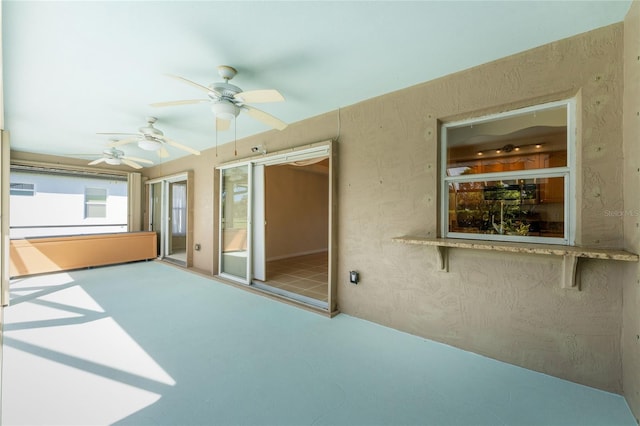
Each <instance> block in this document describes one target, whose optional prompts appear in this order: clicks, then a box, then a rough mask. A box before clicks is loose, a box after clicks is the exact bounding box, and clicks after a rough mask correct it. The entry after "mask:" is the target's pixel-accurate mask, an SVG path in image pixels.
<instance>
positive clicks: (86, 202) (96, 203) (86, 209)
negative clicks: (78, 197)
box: [84, 186, 109, 219]
mask: <svg viewBox="0 0 640 426" xmlns="http://www.w3.org/2000/svg"><path fill="white" fill-rule="evenodd" d="M88 190H101V191H104V201H96V200H87V191H88ZM108 198H109V190H108V189H107V188H98V187H94V186H86V187H85V188H84V218H85V219H106V218H107V200H108ZM89 206H104V215H102V216H90V215H89Z"/></svg>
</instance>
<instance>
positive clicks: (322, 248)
mask: <svg viewBox="0 0 640 426" xmlns="http://www.w3.org/2000/svg"><path fill="white" fill-rule="evenodd" d="M264 175H265V179H264V198H265V203H264V204H265V260H266V271H265V276H264V277H254V284H255V285H258V286H259V285H264V286H269V287H270V290H272V291H277V292H279V293H284V294H285V295H287V296H290V295H291V294H290V293H293V294H294V295H297V296H302V297H304V298H305V300H306V301H307V302H311V303H313V302H315V301H321V302H325V303H326V302H327V301H328V282H329V276H328V268H329V259H328V252H329V247H328V244H329V241H328V235H329V217H328V212H329V159H328V158H323V157H320V158H316V159H310V160H308V161H305V162H302V163H284V164H278V165H271V166H267V167H265V170H264ZM258 278H263V279H258ZM308 299H311V300H308Z"/></svg>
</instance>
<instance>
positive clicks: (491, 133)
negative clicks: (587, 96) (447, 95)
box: [441, 101, 575, 244]
mask: <svg viewBox="0 0 640 426" xmlns="http://www.w3.org/2000/svg"><path fill="white" fill-rule="evenodd" d="M573 114H574V113H573V102H572V101H563V102H557V103H551V104H545V105H540V106H536V107H532V108H527V109H523V110H518V111H511V112H508V113H503V114H498V115H495V116H491V117H481V118H477V119H472V120H466V121H463V122H452V123H446V124H444V125H443V131H442V152H443V159H442V161H443V163H444V165H445V167H443V168H442V169H443V176H442V185H443V186H442V188H443V190H442V195H443V198H442V200H441V201H442V214H443V218H444V220H443V221H442V222H443V229H442V235H443V236H444V237H449V238H471V239H495V240H504V241H510V240H513V241H530V242H546V243H561V244H570V243H571V241H572V226H573V220H572V211H573V205H572V201H571V200H572V198H571V197H572V194H573V183H572V182H573V172H572V168H573V162H572V160H571V152H572V150H571V146H572V138H573V135H575V130H574V126H575V124H574V120H573V119H572V117H573Z"/></svg>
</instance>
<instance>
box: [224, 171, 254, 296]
mask: <svg viewBox="0 0 640 426" xmlns="http://www.w3.org/2000/svg"><path fill="white" fill-rule="evenodd" d="M250 179H251V177H250V168H249V166H248V165H243V166H237V167H233V168H229V169H222V170H221V179H220V185H221V187H220V194H221V196H220V273H221V274H222V275H226V276H229V277H230V278H233V279H235V280H237V281H241V282H243V283H245V284H249V281H250V275H249V265H250V262H249V254H250V253H249V245H250V235H249V232H248V230H249V226H250V222H249V213H250V211H251V208H250V201H251V194H250V188H249V182H250Z"/></svg>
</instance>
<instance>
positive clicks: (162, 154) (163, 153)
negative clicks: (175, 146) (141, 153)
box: [156, 146, 169, 158]
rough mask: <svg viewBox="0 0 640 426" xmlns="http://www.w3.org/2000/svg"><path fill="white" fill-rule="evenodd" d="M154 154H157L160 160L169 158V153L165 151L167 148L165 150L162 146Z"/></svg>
mask: <svg viewBox="0 0 640 426" xmlns="http://www.w3.org/2000/svg"><path fill="white" fill-rule="evenodd" d="M156 152H157V153H158V157H160V158H167V157H168V156H169V151H167V148H165V147H164V146H161V147H160V149H159V150H158V151H156Z"/></svg>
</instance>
